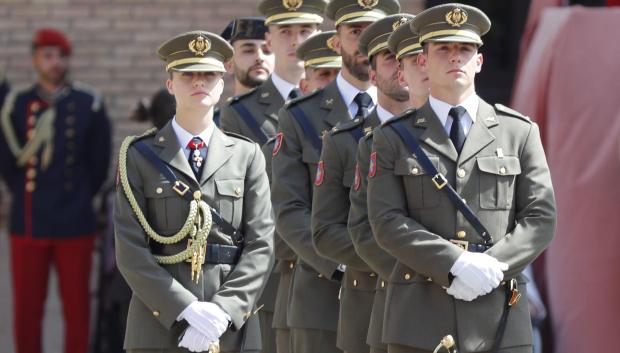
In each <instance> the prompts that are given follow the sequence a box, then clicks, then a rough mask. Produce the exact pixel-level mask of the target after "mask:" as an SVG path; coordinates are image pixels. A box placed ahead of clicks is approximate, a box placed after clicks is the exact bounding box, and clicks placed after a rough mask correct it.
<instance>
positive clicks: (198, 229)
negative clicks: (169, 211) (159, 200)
mask: <svg viewBox="0 0 620 353" xmlns="http://www.w3.org/2000/svg"><path fill="white" fill-rule="evenodd" d="M156 131H157V129H155V128H153V129H150V130H148V131H146V132H145V133H144V134H142V135H141V136H129V137H127V138H125V140H124V141H123V144H122V145H121V150H120V152H119V156H118V158H119V159H118V168H119V175H120V183H121V186H122V188H123V192H124V193H125V196H126V197H127V201H128V202H129V205H130V206H131V209H132V210H133V212H134V214H135V215H136V218H137V219H138V222H139V223H140V225H141V226H142V228H143V229H144V231H145V232H146V234H147V235H148V236H149V237H150V238H151V239H153V240H154V241H156V242H158V243H161V244H175V243H178V242H180V241H181V240H183V239H184V238H185V237H187V236H188V235H189V236H190V237H191V239H192V240H193V241H192V244H191V246H189V247H188V248H187V249H185V250H184V251H182V252H180V253H178V254H175V255H168V256H161V255H153V256H154V257H155V260H156V261H157V262H158V263H160V264H176V263H180V262H183V261H185V260H187V259H189V258H192V261H193V262H192V264H193V265H194V262H195V261H198V262H202V263H204V256H205V249H206V246H207V237H208V235H209V231H210V230H211V225H212V218H211V210H210V208H209V205H207V203H206V202H204V201H203V200H202V199H200V197H198V198H195V199H194V200H192V201H191V202H190V208H189V214H188V215H187V219H186V220H185V223H184V224H183V227H181V229H180V230H179V231H178V232H177V233H176V234H174V235H173V236H170V237H167V236H162V235H159V234H157V233H156V232H155V230H153V228H152V227H151V226H150V225H149V223H148V221H147V220H146V217H144V213H142V210H141V209H140V206H139V205H138V202H137V201H136V198H135V196H134V195H133V192H132V191H131V186H130V184H129V178H128V177H127V153H128V151H129V146H131V144H132V143H133V142H134V141H136V140H138V139H140V138H142V137H145V136H149V135H153V134H155V132H156ZM192 267H193V266H192ZM192 272H193V271H192Z"/></svg>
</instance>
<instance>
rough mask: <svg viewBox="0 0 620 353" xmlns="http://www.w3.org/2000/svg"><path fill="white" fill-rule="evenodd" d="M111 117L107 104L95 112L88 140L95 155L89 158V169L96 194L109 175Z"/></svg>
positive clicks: (93, 191) (93, 190)
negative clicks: (108, 113)
mask: <svg viewBox="0 0 620 353" xmlns="http://www.w3.org/2000/svg"><path fill="white" fill-rule="evenodd" d="M111 130H112V128H111V126H110V119H108V115H107V113H106V109H105V105H103V103H102V104H101V106H100V107H99V108H98V109H97V110H96V111H94V112H93V123H92V125H91V126H90V129H89V131H88V141H89V144H90V146H92V147H91V151H89V153H92V154H94V155H91V156H89V158H87V164H88V171H89V172H90V173H91V185H92V193H93V195H94V194H96V193H97V192H98V191H99V190H100V189H101V186H102V185H103V183H104V182H105V181H106V179H107V177H108V169H109V167H110V158H111V156H110V153H111V149H112V133H111Z"/></svg>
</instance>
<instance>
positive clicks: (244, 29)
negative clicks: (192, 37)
mask: <svg viewBox="0 0 620 353" xmlns="http://www.w3.org/2000/svg"><path fill="white" fill-rule="evenodd" d="M265 33H267V27H266V26H265V19H264V18H262V17H241V18H237V19H234V20H232V21H231V22H230V23H229V24H228V26H227V27H226V29H225V30H224V32H222V38H224V39H226V40H227V41H228V43H230V45H232V47H233V49H234V54H233V58H232V60H231V61H230V62H228V63H227V65H226V66H227V67H226V68H227V70H228V72H231V73H232V74H233V77H234V79H235V84H234V87H233V95H235V96H237V95H240V94H244V93H247V92H249V91H251V90H252V89H253V88H255V87H258V86H260V85H261V84H263V83H264V82H265V81H267V79H268V78H269V75H270V74H271V73H272V72H273V61H274V55H273V53H272V52H271V49H270V48H269V47H268V46H267V42H266V41H265Z"/></svg>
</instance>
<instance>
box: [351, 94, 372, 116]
mask: <svg viewBox="0 0 620 353" xmlns="http://www.w3.org/2000/svg"><path fill="white" fill-rule="evenodd" d="M353 101H354V102H355V104H357V114H355V117H356V118H357V117H358V116H361V117H362V118H364V119H366V117H367V116H368V110H369V108H370V106H371V105H372V98H370V95H369V94H368V93H366V92H360V93H358V94H357V96H355V98H354V99H353Z"/></svg>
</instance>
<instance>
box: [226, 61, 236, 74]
mask: <svg viewBox="0 0 620 353" xmlns="http://www.w3.org/2000/svg"><path fill="white" fill-rule="evenodd" d="M233 66H234V59H230V60H228V61H227V62H225V63H224V68H225V69H226V72H227V73H229V74H231V75H232V74H233Z"/></svg>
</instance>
